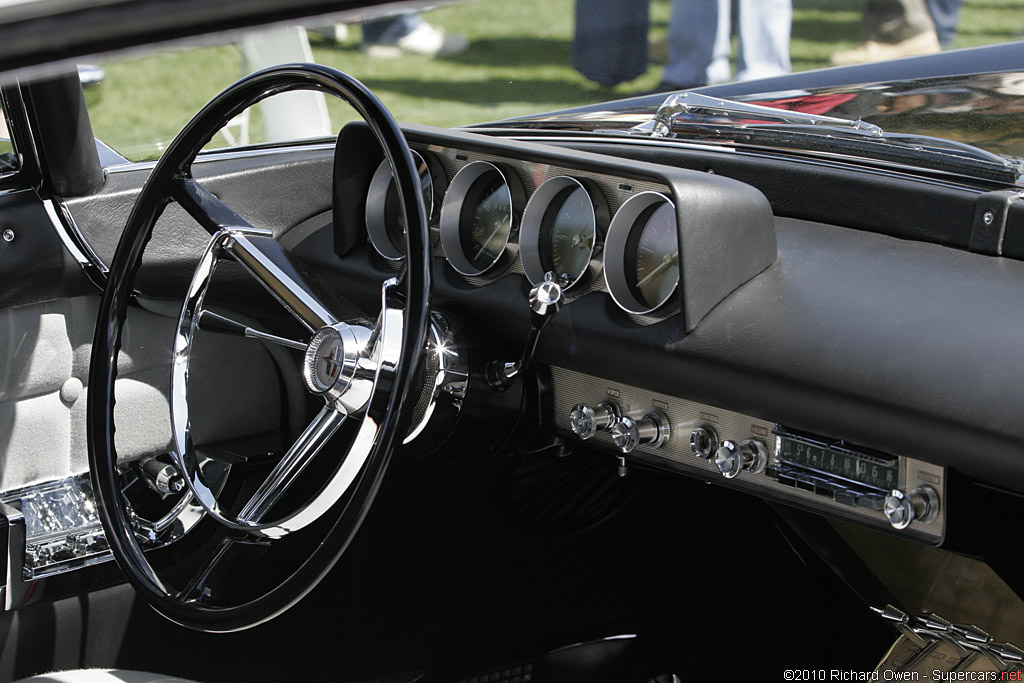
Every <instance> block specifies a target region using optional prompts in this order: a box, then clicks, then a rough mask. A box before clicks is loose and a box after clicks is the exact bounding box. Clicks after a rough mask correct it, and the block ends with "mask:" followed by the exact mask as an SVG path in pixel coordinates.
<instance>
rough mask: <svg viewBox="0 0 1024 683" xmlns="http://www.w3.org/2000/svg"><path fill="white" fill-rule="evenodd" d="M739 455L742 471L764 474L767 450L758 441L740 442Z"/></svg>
mask: <svg viewBox="0 0 1024 683" xmlns="http://www.w3.org/2000/svg"><path fill="white" fill-rule="evenodd" d="M740 455H742V456H743V469H745V470H746V471H747V472H750V473H751V474H760V473H761V472H764V468H765V466H766V465H767V464H768V449H767V448H765V445H764V443H762V442H761V441H759V440H758V439H747V440H745V441H741V442H740Z"/></svg>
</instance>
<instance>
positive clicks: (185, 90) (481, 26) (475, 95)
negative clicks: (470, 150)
mask: <svg viewBox="0 0 1024 683" xmlns="http://www.w3.org/2000/svg"><path fill="white" fill-rule="evenodd" d="M861 5H862V2H861V0H794V1H793V32H792V41H791V45H790V52H791V57H792V62H793V68H794V70H798V71H799V70H806V69H816V68H821V67H825V66H828V57H829V55H830V54H831V53H832V52H833V51H835V50H837V49H842V48H845V47H852V46H853V45H855V44H856V42H857V40H858V37H859V26H860V8H861ZM573 6H574V0H520V1H519V2H501V1H500V0H489V1H482V2H470V3H466V4H463V5H457V6H452V7H447V8H442V9H438V10H435V11H432V12H430V13H429V14H428V15H427V18H428V19H429V21H430V22H431V23H435V24H438V25H440V26H443V27H444V28H445V29H447V30H448V31H451V32H456V33H463V34H465V35H466V36H467V37H468V38H469V39H470V48H469V49H468V50H467V51H466V52H464V53H462V54H459V55H457V56H454V57H451V58H448V59H427V58H424V57H400V58H396V59H373V58H370V57H367V56H366V55H364V54H362V53H361V52H360V51H359V34H360V31H359V29H358V27H352V28H351V30H350V31H349V34H350V38H349V39H348V40H347V41H345V42H342V43H340V44H338V43H334V42H329V41H326V40H322V39H318V38H317V37H316V36H315V35H313V34H311V44H312V47H313V58H314V60H315V61H317V62H320V63H323V64H327V65H331V66H335V67H337V68H340V69H342V70H343V71H346V72H348V73H351V74H353V75H354V76H356V77H357V78H359V79H360V80H362V81H363V82H364V83H366V84H367V85H368V86H369V87H370V88H371V89H373V90H374V91H375V92H376V93H377V95H378V96H380V98H381V99H382V100H383V101H384V103H385V104H386V105H387V106H388V108H389V109H390V110H391V111H392V113H393V114H394V115H395V117H396V118H398V119H399V120H408V121H417V122H421V123H429V124H434V125H441V126H451V125H460V124H466V123H472V122H476V121H487V120H493V119H498V118H503V117H507V116H514V115H519V114H526V113H530V112H541V111H549V110H554V109H561V108H564V107H569V106H574V105H580V104H586V103H592V102H599V101H602V100H609V99H616V98H620V97H626V96H629V95H632V94H635V93H637V92H642V91H645V90H650V89H651V88H653V87H654V86H655V85H656V84H657V83H658V81H659V80H660V71H661V70H660V68H658V67H654V66H652V67H651V69H649V70H648V72H647V73H646V74H645V75H643V76H642V77H640V78H638V79H636V80H635V81H631V82H629V83H623V84H620V85H618V86H616V87H614V88H605V87H602V86H599V85H597V84H595V83H592V82H590V81H587V80H586V79H585V78H583V77H582V76H581V75H579V74H578V73H577V72H576V71H575V70H573V69H572V67H570V66H569V57H570V50H571V44H572V33H573V12H572V10H573ZM651 17H652V26H651V36H652V38H658V37H661V36H664V35H665V32H666V31H667V27H668V17H669V2H668V0H653V1H652V6H651ZM1021 37H1024V5H1022V4H1021V3H1020V2H1019V0H964V8H963V12H962V15H961V21H960V32H959V36H958V39H957V47H967V46H975V45H983V44H988V43H996V42H1004V41H1007V40H1015V39H1019V38H1021ZM103 66H104V68H105V69H106V72H107V75H106V79H105V80H104V82H103V84H102V85H101V89H102V94H101V97H100V98H99V101H98V103H97V104H96V105H95V106H94V107H93V108H92V116H93V125H94V128H95V132H96V135H97V136H99V137H100V138H101V139H102V140H104V141H106V142H107V143H108V144H110V145H112V146H113V147H114V148H115V149H118V150H119V151H121V152H122V153H124V154H126V155H127V156H129V157H130V158H144V157H146V156H153V155H154V153H153V152H151V151H147V149H148V146H149V145H150V144H151V141H154V140H157V141H163V142H164V143H166V142H167V141H169V140H170V139H171V138H172V137H173V136H174V135H175V133H177V131H178V130H179V129H180V128H181V126H182V125H184V123H185V122H186V121H187V120H188V119H189V118H190V117H191V116H192V115H193V114H194V113H195V112H196V111H198V110H199V108H200V107H201V106H202V105H203V104H204V103H205V102H206V101H207V100H209V99H210V98H211V97H213V96H214V95H215V94H216V93H217V92H218V91H219V90H221V89H222V88H223V87H224V86H226V85H228V84H229V83H231V82H232V81H234V80H236V79H237V78H238V77H239V76H241V75H242V59H241V54H240V52H239V51H238V49H237V48H235V47H234V46H231V45H227V46H218V47H201V48H192V49H176V50H173V51H170V52H165V53H164V54H160V55H154V56H145V57H125V58H118V59H114V60H110V61H107V62H105V63H104V64H103ZM331 117H332V123H333V124H334V125H335V126H340V125H341V124H342V123H343V122H344V121H345V120H347V119H349V118H351V114H349V113H348V112H346V111H345V107H343V106H331ZM252 126H253V132H254V134H258V132H259V129H260V122H259V117H258V115H256V116H254V118H253V123H252Z"/></svg>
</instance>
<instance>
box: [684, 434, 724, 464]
mask: <svg viewBox="0 0 1024 683" xmlns="http://www.w3.org/2000/svg"><path fill="white" fill-rule="evenodd" d="M690 450H691V451H693V454H694V455H696V456H697V457H698V458H700V459H701V460H707V459H708V458H710V457H711V456H712V455H714V454H715V451H717V450H718V434H716V433H715V430H714V428H713V427H709V426H707V425H705V426H702V427H697V428H696V429H694V430H693V431H692V432H690Z"/></svg>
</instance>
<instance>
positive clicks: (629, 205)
mask: <svg viewBox="0 0 1024 683" xmlns="http://www.w3.org/2000/svg"><path fill="white" fill-rule="evenodd" d="M662 203H665V204H668V205H669V206H671V207H672V208H673V211H674V210H675V208H676V205H675V203H674V202H673V201H672V200H671V199H669V198H668V197H666V196H665V195H663V194H662V193H660V192H650V191H649V192H641V193H639V194H635V195H633V196H632V197H630V198H629V199H627V200H626V201H625V202H623V203H622V206H620V207H619V210H618V211H617V212H615V217H614V218H612V222H611V224H610V225H609V226H608V235H607V236H606V237H605V250H604V280H605V284H606V286H607V287H608V293H609V294H611V297H612V300H613V301H615V303H616V305H618V307H619V308H621V309H622V310H624V311H626V312H627V313H633V314H634V315H645V314H647V313H651V312H653V311H656V310H658V309H659V308H661V307H662V306H664V305H665V304H666V303H668V302H669V301H670V300H671V299H672V297H673V296H675V294H676V292H677V291H678V290H679V278H678V277H677V278H676V284H675V286H674V287H673V288H672V291H670V292H669V293H668V294H666V295H665V297H664V298H663V299H662V300H661V301H659V302H658V303H657V304H656V305H654V306H648V305H647V304H646V303H644V302H643V301H640V300H639V299H637V297H636V296H635V295H634V294H633V286H632V285H631V284H630V276H629V275H628V272H629V269H628V268H627V267H626V251H627V247H628V245H629V243H630V239H631V237H632V236H633V235H634V234H635V233H636V231H637V230H643V229H644V227H646V222H645V223H644V224H638V222H637V220H638V219H639V218H640V216H642V215H643V214H644V212H645V211H647V210H648V209H650V208H651V207H654V206H657V205H659V204H662ZM655 210H657V209H655ZM675 219H676V223H677V228H676V240H677V245H676V246H677V247H678V239H679V234H678V221H679V217H678V215H676V216H675ZM680 271H681V267H680ZM681 275H682V272H680V276H681Z"/></svg>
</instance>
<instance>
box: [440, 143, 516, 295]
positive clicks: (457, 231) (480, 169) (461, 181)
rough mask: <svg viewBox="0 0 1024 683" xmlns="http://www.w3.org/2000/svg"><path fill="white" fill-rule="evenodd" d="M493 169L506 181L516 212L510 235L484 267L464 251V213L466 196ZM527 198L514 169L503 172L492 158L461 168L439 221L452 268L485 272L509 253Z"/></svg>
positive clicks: (450, 186) (474, 273) (464, 272)
mask: <svg viewBox="0 0 1024 683" xmlns="http://www.w3.org/2000/svg"><path fill="white" fill-rule="evenodd" d="M492 172H493V173H497V174H498V176H499V177H500V178H501V180H502V182H503V183H504V185H505V190H506V192H507V193H508V200H509V206H510V207H511V209H512V211H511V218H510V224H509V231H508V235H506V236H505V242H504V244H503V245H502V248H501V250H500V252H499V253H498V255H497V256H495V257H494V259H492V260H491V261H490V263H488V264H487V265H486V266H485V267H483V268H480V267H478V266H477V265H476V264H474V263H473V261H472V259H470V258H469V257H468V256H467V255H466V253H465V252H464V251H463V247H462V214H463V206H464V204H465V201H466V196H467V194H468V193H469V191H470V190H471V189H472V188H473V184H474V183H475V182H476V181H477V180H479V179H480V178H482V177H483V176H484V175H485V174H487V173H492ZM524 197H525V193H524V191H523V186H522V182H521V181H520V180H519V177H518V176H517V175H516V174H515V173H514V172H512V171H503V170H502V169H501V168H500V167H499V166H497V165H495V164H492V163H491V162H489V161H472V162H470V163H468V164H466V165H465V166H463V167H462V168H461V169H459V172H458V173H456V174H455V177H454V178H452V182H451V184H450V185H449V186H448V191H447V192H446V193H445V196H444V200H443V201H442V203H441V220H440V222H439V227H440V232H441V249H442V250H443V251H444V256H445V258H446V259H447V260H448V263H449V264H450V265H451V267H452V268H454V269H455V270H456V271H458V272H459V273H460V274H462V275H466V276H468V277H473V276H477V275H483V274H484V273H486V272H487V271H489V270H491V269H492V268H494V267H495V266H496V265H497V264H498V262H500V261H501V260H502V257H503V256H505V254H506V253H507V252H508V245H509V241H510V240H511V239H512V237H514V236H515V235H516V233H517V231H518V230H519V220H518V216H519V213H520V211H521V209H520V208H519V207H521V206H522V205H523V200H524Z"/></svg>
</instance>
